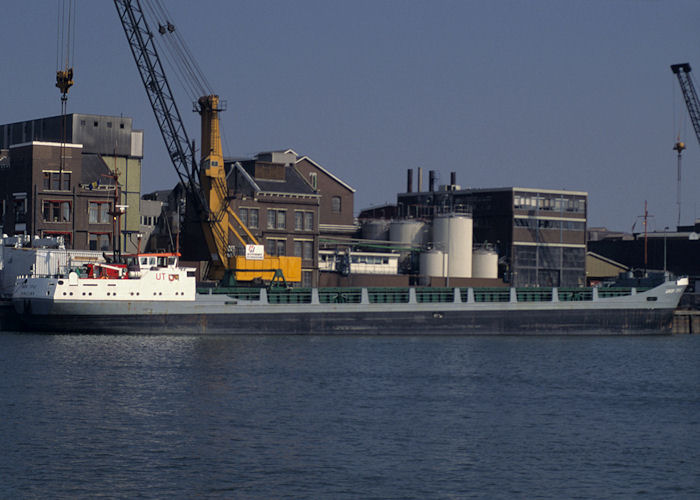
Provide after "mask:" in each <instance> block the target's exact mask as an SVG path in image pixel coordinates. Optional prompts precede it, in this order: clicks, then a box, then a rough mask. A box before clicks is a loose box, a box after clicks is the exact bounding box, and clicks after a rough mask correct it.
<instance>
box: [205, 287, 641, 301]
mask: <svg viewBox="0 0 700 500" xmlns="http://www.w3.org/2000/svg"><path fill="white" fill-rule="evenodd" d="M645 290H648V288H629V287H617V288H608V287H606V288H556V287H554V288H545V287H537V288H506V287H491V288H486V287H483V288H470V287H462V288H445V287H415V288H398V287H370V288H360V287H352V288H345V287H336V288H333V287H328V288H317V289H314V288H289V289H279V290H275V289H270V290H267V291H266V293H265V294H264V295H263V294H262V293H261V289H259V288H245V287H241V288H228V289H225V291H224V290H222V291H220V292H219V293H225V294H226V295H227V296H229V297H230V298H232V299H237V300H245V301H260V300H263V301H267V302H268V303H270V304H365V303H366V304H408V303H418V304H425V303H460V302H461V303H472V302H473V303H481V302H483V303H494V302H496V303H502V302H519V303H521V302H580V301H594V300H597V299H602V298H612V297H626V296H629V295H634V294H635V293H638V292H641V291H645ZM200 292H201V291H200ZM213 293H217V292H216V291H213Z"/></svg>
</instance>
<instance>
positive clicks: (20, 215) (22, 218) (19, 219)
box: [13, 197, 27, 223]
mask: <svg viewBox="0 0 700 500" xmlns="http://www.w3.org/2000/svg"><path fill="white" fill-rule="evenodd" d="M13 205H14V207H13V208H14V212H15V223H23V222H27V198H25V197H22V198H15V199H14V200H13Z"/></svg>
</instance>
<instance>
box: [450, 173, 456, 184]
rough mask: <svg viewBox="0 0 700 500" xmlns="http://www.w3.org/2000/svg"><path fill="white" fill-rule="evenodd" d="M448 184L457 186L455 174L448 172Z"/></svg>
mask: <svg viewBox="0 0 700 500" xmlns="http://www.w3.org/2000/svg"><path fill="white" fill-rule="evenodd" d="M450 184H451V185H453V186H454V185H456V184H457V172H450Z"/></svg>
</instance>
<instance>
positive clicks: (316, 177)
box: [309, 172, 318, 189]
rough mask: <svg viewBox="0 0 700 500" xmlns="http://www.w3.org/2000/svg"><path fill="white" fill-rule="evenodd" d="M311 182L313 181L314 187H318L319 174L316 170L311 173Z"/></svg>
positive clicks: (312, 185)
mask: <svg viewBox="0 0 700 500" xmlns="http://www.w3.org/2000/svg"><path fill="white" fill-rule="evenodd" d="M309 182H310V183H311V187H312V188H314V189H318V176H317V175H316V172H311V173H310V174H309Z"/></svg>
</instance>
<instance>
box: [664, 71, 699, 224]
mask: <svg viewBox="0 0 700 500" xmlns="http://www.w3.org/2000/svg"><path fill="white" fill-rule="evenodd" d="M671 71H673V73H674V74H675V75H676V77H678V83H679V84H680V86H681V92H682V93H683V99H684V100H685V105H686V107H687V108H688V115H689V116H690V121H691V123H692V124H693V129H695V137H696V138H697V139H698V144H700V101H698V94H697V92H695V85H693V80H692V79H691V78H690V71H691V68H690V64H688V63H682V64H672V65H671ZM684 149H685V143H684V142H682V141H681V138H680V134H679V136H678V138H677V140H676V143H675V144H674V146H673V150H674V151H676V152H677V153H678V167H677V169H678V187H677V191H678V192H677V199H678V225H680V223H681V157H682V153H683V150H684Z"/></svg>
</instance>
